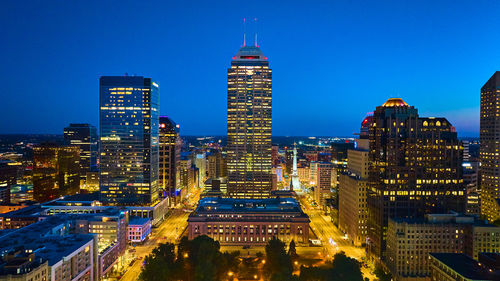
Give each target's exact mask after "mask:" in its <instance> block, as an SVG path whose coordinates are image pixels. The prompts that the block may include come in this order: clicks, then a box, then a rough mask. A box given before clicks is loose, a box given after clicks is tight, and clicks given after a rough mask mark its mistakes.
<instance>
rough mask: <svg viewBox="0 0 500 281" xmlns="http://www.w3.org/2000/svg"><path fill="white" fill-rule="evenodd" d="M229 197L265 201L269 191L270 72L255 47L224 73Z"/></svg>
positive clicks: (241, 54) (247, 49) (243, 50)
mask: <svg viewBox="0 0 500 281" xmlns="http://www.w3.org/2000/svg"><path fill="white" fill-rule="evenodd" d="M227 75H228V76H227V84H228V85H227V86H228V88H227V166H228V186H227V187H228V194H229V195H230V196H232V197H237V198H266V197H268V196H269V194H270V191H271V188H272V174H271V149H272V144H271V121H272V120H271V119H272V71H271V69H270V68H269V61H268V60H267V57H265V56H264V54H263V53H262V51H261V50H260V49H259V47H257V46H245V45H244V46H243V47H242V48H241V49H240V50H239V52H238V53H237V54H236V56H234V57H233V60H232V62H231V68H229V69H228V71H227Z"/></svg>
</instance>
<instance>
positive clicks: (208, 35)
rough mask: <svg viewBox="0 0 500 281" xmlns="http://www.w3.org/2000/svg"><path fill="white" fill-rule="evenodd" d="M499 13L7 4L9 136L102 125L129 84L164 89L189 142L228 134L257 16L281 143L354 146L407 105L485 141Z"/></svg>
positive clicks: (497, 62)
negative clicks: (237, 79)
mask: <svg viewBox="0 0 500 281" xmlns="http://www.w3.org/2000/svg"><path fill="white" fill-rule="evenodd" d="M499 14H500V1H494V0H491V1H465V0H464V1H460V0H458V1H457V0H454V1H437V0H434V1H402V0H395V1H333V0H331V1H269V0H268V1H257V0H254V1H235V0H233V1H107V0H100V1H67V0H59V1H52V0H51V1H15V0H6V1H2V5H1V8H0V38H1V41H0V43H1V44H0V56H1V62H0V77H1V78H0V79H1V86H0V98H1V99H0V104H1V109H2V118H0V133H4V134H6V133H58V134H62V132H63V128H64V127H65V126H67V125H68V124H69V123H91V124H93V125H95V126H97V125H98V121H99V120H98V95H99V92H98V82H99V77H100V76H101V75H123V74H125V73H128V74H129V75H134V74H136V75H142V76H146V77H152V78H153V79H154V80H155V81H157V82H158V84H160V113H161V114H162V115H168V116H170V117H171V118H173V119H174V121H175V122H177V123H179V124H180V126H181V134H182V135H224V134H226V96H227V91H226V88H227V68H228V67H229V65H230V62H231V58H232V56H234V55H235V54H236V52H237V51H238V49H239V47H240V45H241V44H242V38H243V18H245V17H246V18H248V19H254V18H257V24H256V25H255V26H254V27H255V28H256V29H257V30H258V37H259V40H258V41H259V45H260V47H261V49H262V51H263V52H264V54H265V55H266V56H267V57H268V58H269V61H270V67H271V68H272V69H273V135H299V136H320V135H321V136H347V135H352V133H353V132H358V131H359V126H360V122H361V121H362V119H363V118H364V116H365V114H366V113H367V112H369V111H373V110H374V109H375V107H376V106H377V105H381V104H382V103H383V102H384V101H385V100H387V99H388V98H390V97H401V98H403V99H404V100H405V101H406V102H407V103H408V104H410V105H414V106H415V107H417V108H418V109H419V112H420V114H421V115H422V116H443V117H446V118H448V119H449V121H451V122H452V123H453V124H454V125H455V127H456V128H457V131H458V132H459V135H460V136H477V135H479V102H480V88H481V86H482V85H483V84H484V83H485V82H486V81H487V80H488V79H489V77H490V76H491V75H492V74H493V73H494V72H495V71H496V70H500V48H499V46H500V36H499V34H500V31H499V30H500V17H499ZM248 29H249V30H251V29H252V27H248ZM247 37H253V34H248V35H247ZM252 41H253V40H252Z"/></svg>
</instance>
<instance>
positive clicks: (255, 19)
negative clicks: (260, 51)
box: [253, 18, 259, 47]
mask: <svg viewBox="0 0 500 281" xmlns="http://www.w3.org/2000/svg"><path fill="white" fill-rule="evenodd" d="M253 20H254V21H255V42H254V44H255V47H259V45H257V18H254V19H253Z"/></svg>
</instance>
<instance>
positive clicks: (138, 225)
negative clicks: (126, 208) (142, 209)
mask: <svg viewBox="0 0 500 281" xmlns="http://www.w3.org/2000/svg"><path fill="white" fill-rule="evenodd" d="M150 233H151V221H150V220H149V219H148V218H138V217H132V218H130V220H129V222H128V241H129V242H130V243H142V242H144V241H145V240H146V239H147V238H148V236H149V234H150Z"/></svg>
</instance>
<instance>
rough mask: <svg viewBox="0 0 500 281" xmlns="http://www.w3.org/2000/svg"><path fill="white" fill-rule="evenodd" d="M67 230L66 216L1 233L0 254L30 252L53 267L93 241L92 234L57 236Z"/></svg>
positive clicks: (50, 218)
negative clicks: (17, 250) (21, 250)
mask: <svg viewBox="0 0 500 281" xmlns="http://www.w3.org/2000/svg"><path fill="white" fill-rule="evenodd" d="M66 228H69V224H68V217H67V216H51V217H47V218H46V219H44V220H42V221H40V222H37V223H34V224H30V225H28V226H26V227H23V228H19V229H16V230H14V231H9V232H7V233H1V234H0V235H1V236H0V252H1V253H5V252H11V251H14V250H16V249H25V250H31V251H32V252H35V253H36V256H38V257H41V258H43V259H47V260H48V261H49V265H53V264H55V263H57V262H58V261H60V260H61V259H62V258H63V257H66V256H68V255H69V254H71V253H73V252H74V251H75V250H77V249H78V248H80V247H82V246H83V245H85V244H87V243H88V242H89V241H92V240H93V239H94V235H93V234H64V235H60V234H58V231H57V230H65V229H66Z"/></svg>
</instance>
